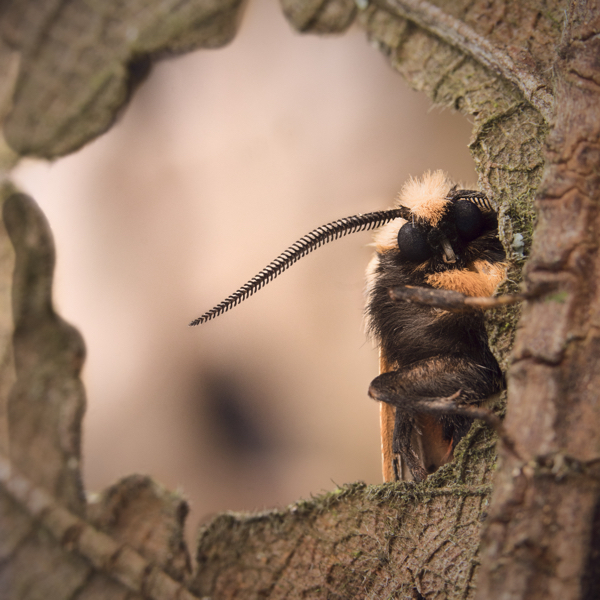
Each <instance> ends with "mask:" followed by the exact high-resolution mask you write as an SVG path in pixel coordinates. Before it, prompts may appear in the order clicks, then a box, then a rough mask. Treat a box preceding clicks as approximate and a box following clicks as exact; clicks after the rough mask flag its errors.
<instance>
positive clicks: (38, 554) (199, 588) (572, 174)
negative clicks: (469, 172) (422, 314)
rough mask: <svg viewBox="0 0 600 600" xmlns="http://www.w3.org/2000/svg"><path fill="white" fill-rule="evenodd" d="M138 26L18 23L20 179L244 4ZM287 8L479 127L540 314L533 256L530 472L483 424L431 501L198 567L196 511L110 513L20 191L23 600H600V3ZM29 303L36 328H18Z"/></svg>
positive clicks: (366, 496) (267, 519)
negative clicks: (86, 483) (25, 165)
mask: <svg viewBox="0 0 600 600" xmlns="http://www.w3.org/2000/svg"><path fill="white" fill-rule="evenodd" d="M126 4H127V6H125V5H124V4H123V5H122V3H119V2H116V1H115V2H114V3H112V2H109V3H105V4H103V5H101V4H98V5H97V6H96V5H92V4H90V3H89V2H85V1H83V0H73V1H70V2H66V1H63V0H54V1H53V2H46V3H41V4H40V3H37V2H34V1H33V0H31V1H22V0H13V2H7V3H5V4H3V5H2V7H1V8H0V32H1V34H2V49H3V50H4V54H3V55H2V57H1V58H2V60H0V68H1V69H2V70H3V71H4V72H6V73H9V72H10V68H8V67H6V65H8V64H9V63H10V60H5V57H6V56H7V54H6V53H7V52H8V50H9V49H11V52H12V53H16V54H18V55H19V56H20V64H19V69H18V73H17V74H16V83H15V86H14V92H13V93H12V95H6V94H4V93H2V94H0V102H4V104H3V106H0V115H2V116H4V117H5V118H4V135H5V137H6V139H7V141H8V143H9V145H10V146H11V148H12V150H11V151H9V150H8V149H4V150H3V155H2V157H0V158H2V160H1V161H0V164H1V165H2V166H3V168H4V169H7V168H8V167H9V166H10V164H11V163H12V162H13V161H14V159H15V157H18V156H26V155H35V156H43V157H47V158H51V157H56V156H60V155H63V154H66V153H69V152H71V151H73V150H75V149H77V148H79V147H81V146H82V145H83V144H85V143H87V142H88V141H90V140H91V139H93V138H94V137H96V136H98V135H100V134H101V133H102V132H103V131H104V130H106V129H107V128H108V127H110V125H111V124H112V122H113V121H114V119H115V117H116V115H117V113H118V110H120V109H121V108H122V106H123V105H124V104H125V103H126V102H127V100H128V98H129V97H130V94H131V93H133V91H134V89H135V85H136V83H137V82H138V81H139V80H140V78H141V77H143V76H144V75H145V74H146V73H147V70H148V67H149V65H150V64H151V62H152V60H154V59H156V58H158V57H160V56H162V55H165V54H167V53H175V52H183V51H186V50H189V49H192V48H196V47H213V46H216V45H220V44H223V43H226V42H227V41H228V40H230V39H231V37H232V36H233V34H234V33H235V27H236V24H237V23H238V21H239V15H240V2H237V1H233V0H232V1H231V2H227V3H222V2H221V3H220V2H217V1H212V0H196V1H188V2H172V3H169V2H167V3H165V2H158V1H156V2H154V3H152V2H150V3H149V2H140V3H139V4H138V3H136V2H132V3H126ZM167 5H168V6H167ZM282 7H283V10H284V13H285V14H286V16H287V18H288V19H289V20H290V22H291V23H292V25H293V26H294V27H296V28H297V29H298V30H299V31H303V32H316V33H331V32H338V33H339V32H343V31H344V30H345V29H346V28H347V27H348V26H349V25H350V24H351V23H353V22H356V23H358V24H359V26H360V27H362V28H363V29H364V30H365V32H366V34H367V35H368V36H369V38H370V39H371V41H372V42H373V43H374V44H375V45H376V46H378V47H379V49H380V50H381V51H382V52H383V53H384V54H385V55H386V56H387V57H388V58H389V61H390V64H391V65H392V67H393V68H394V69H395V70H396V71H398V72H399V73H400V74H401V75H403V76H404V77H405V78H406V79H407V81H408V82H409V83H410V84H411V85H412V86H413V87H414V88H415V89H418V90H421V91H424V92H425V93H427V94H428V96H429V97H430V98H431V99H432V100H433V101H434V102H435V103H436V104H438V105H442V106H449V107H452V108H454V109H457V110H459V111H461V112H462V113H463V114H465V115H466V116H467V117H469V118H470V119H471V120H472V121H473V136H472V140H471V144H470V147H471V150H472V153H473V156H474V159H475V161H476V163H477V168H478V171H479V175H480V185H481V188H482V190H483V191H485V192H486V194H487V195H488V196H489V197H490V198H491V199H492V200H493V201H494V202H495V203H496V204H497V205H498V207H499V216H500V236H501V239H502V241H503V243H504V245H505V247H506V250H507V253H508V256H509V259H510V261H511V269H510V274H509V280H508V283H507V284H505V285H504V288H503V290H502V291H503V292H516V291H518V289H519V286H518V284H519V282H520V281H521V280H522V267H523V264H524V262H525V258H526V257H527V256H530V258H529V260H528V261H527V266H526V269H525V278H524V282H525V288H526V289H525V292H526V295H527V297H529V298H530V300H528V301H527V302H526V303H525V306H524V309H523V315H522V317H521V316H520V313H521V309H520V308H519V307H518V306H505V307H503V308H501V309H498V310H497V311H495V312H494V315H493V316H491V317H490V320H489V333H490V339H491V342H492V346H493V349H494V351H495V352H496V354H497V356H498V358H499V359H500V361H501V364H502V365H503V367H504V368H507V369H508V379H509V386H508V405H507V409H506V420H505V428H506V430H507V433H508V436H509V437H510V439H511V440H512V441H513V442H514V443H515V448H516V454H515V453H514V451H513V452H510V451H509V450H508V449H507V448H506V447H504V446H503V445H502V443H500V444H499V446H500V461H499V463H498V465H496V450H495V446H496V443H495V435H494V434H493V433H492V432H491V430H489V429H488V428H487V427H486V426H484V425H483V424H481V423H476V424H475V425H474V426H473V428H472V430H471V432H470V433H469V435H468V436H467V437H466V438H465V439H464V440H463V442H462V443H461V444H460V445H459V447H458V448H457V450H456V458H455V461H454V462H453V463H452V464H448V465H445V466H444V467H442V468H441V469H440V470H439V471H438V472H437V473H435V474H434V475H433V476H431V477H430V478H429V479H428V480H427V481H426V482H424V483H422V484H414V483H398V484H387V485H381V486H365V485H364V484H355V485H351V486H347V487H344V488H341V489H338V490H336V491H334V492H332V493H330V494H326V495H324V496H321V497H318V498H315V499H313V500H311V501H308V502H299V503H297V504H295V505H293V506H291V507H289V508H288V509H285V510H282V511H271V512H267V513H264V514H259V515H235V514H228V515H221V516H218V517H217V518H216V519H215V520H213V521H212V522H211V523H209V524H208V525H206V526H205V527H204V529H203V530H202V531H201V535H200V540H199V544H198V547H197V549H196V551H195V557H194V558H195V560H194V561H190V560H189V557H188V554H187V550H186V548H185V545H184V543H183V536H182V523H183V519H184V518H185V513H186V508H185V503H184V502H183V501H182V500H181V499H180V498H178V497H177V496H176V495H174V494H170V493H168V492H166V491H165V490H162V489H160V488H159V487H158V486H156V484H153V483H152V482H150V481H148V480H146V479H144V478H137V477H133V478H128V479H126V480H124V481H123V482H121V483H119V484H117V485H116V486H114V487H113V488H111V489H110V490H107V491H106V493H105V494H104V496H103V498H102V499H101V501H100V502H99V503H98V504H96V505H90V504H89V503H87V502H86V501H85V499H84V496H83V494H82V493H81V492H82V490H81V488H80V484H79V481H80V479H79V464H78V460H79V443H78V436H79V431H80V430H79V428H80V420H81V415H82V411H83V405H84V394H83V390H82V387H81V383H80V381H79V369H80V367H81V361H82V359H83V345H82V344H81V340H80V338H79V336H78V334H77V333H76V332H75V331H74V330H73V329H72V328H71V327H70V326H68V325H67V324H66V323H64V322H63V321H62V320H61V319H60V317H58V316H57V315H56V314H55V313H54V311H53V309H52V304H51V281H52V266H53V249H52V241H51V237H50V235H49V231H48V230H47V227H46V225H45V221H44V219H43V216H42V215H41V214H40V213H39V209H37V207H36V206H35V203H33V202H32V201H31V200H28V199H27V198H24V197H23V196H22V195H20V194H15V190H14V188H12V187H11V186H10V185H5V186H4V187H3V188H2V199H3V202H4V204H5V212H4V223H5V226H6V228H7V229H8V233H9V234H10V236H11V242H12V245H11V244H10V243H9V241H8V237H7V234H6V231H4V229H2V230H0V240H1V241H2V244H0V249H1V250H2V252H0V270H1V272H0V277H2V283H3V285H2V286H0V291H2V294H3V295H0V300H1V301H2V303H3V304H2V306H3V308H4V309H5V310H4V312H3V314H2V320H1V321H0V325H1V331H0V333H2V336H1V338H0V342H1V343H2V344H3V345H2V351H3V357H4V358H3V363H2V375H3V380H2V385H1V386H0V395H1V400H2V404H1V405H0V408H1V410H0V451H1V453H2V456H0V459H1V460H0V511H1V514H2V515H3V516H2V520H1V521H0V527H1V530H2V535H0V591H1V592H2V594H3V597H6V598H14V599H15V600H23V599H24V598H38V597H44V598H49V599H50V600H53V599H56V600H59V599H60V600H62V599H64V598H74V599H75V598H76V599H78V600H83V599H86V598H111V599H112V598H158V599H161V600H162V599H165V600H166V599H167V598H190V599H191V598H200V597H207V596H208V597H211V598H214V599H226V598H234V597H235V598H273V599H274V598H382V597H398V598H428V599H429V598H440V599H441V598H444V599H446V598H472V597H475V596H477V597H478V598H481V599H482V600H483V598H486V599H488V598H512V599H517V598H528V599H535V598H544V599H546V598H560V599H561V600H564V599H569V600H570V599H573V600H575V599H586V600H587V599H591V598H596V597H598V596H600V589H599V588H600V568H599V567H598V565H599V564H600V562H599V558H600V499H599V486H600V483H599V477H600V423H599V421H600V408H599V404H598V393H597V391H596V390H598V389H600V385H599V384H600V381H599V378H600V372H599V371H600V370H599V367H598V361H597V358H596V357H597V355H598V349H599V343H598V341H599V340H598V325H599V323H598V314H599V313H598V309H599V308H600V298H599V296H598V291H597V287H598V286H597V282H598V281H599V277H600V272H599V270H600V258H599V257H598V242H597V240H598V234H599V233H600V232H599V231H598V228H599V227H600V216H599V215H598V208H597V207H598V204H599V200H600V164H599V163H600V116H599V110H598V107H599V106H600V98H599V92H600V62H599V60H598V57H599V56H600V41H599V40H600V37H599V33H600V10H599V6H598V4H597V2H596V3H594V2H593V1H592V0H589V1H587V2H584V1H581V2H580V1H578V0H573V1H572V2H571V3H568V2H566V1H561V0H547V1H546V2H545V3H544V4H543V6H540V4H539V2H534V1H533V0H531V1H527V0H526V1H525V2H523V1H522V0H505V1H501V0H497V1H496V0H491V1H490V2H486V3H483V2H477V1H475V2H471V1H466V0H465V1H461V0H439V1H438V2H437V3H436V4H435V5H434V4H431V3H428V2H425V1H416V0H370V1H367V0H365V1H364V2H356V3H355V2H354V1H353V0H282ZM108 17H111V18H108ZM131 27H133V29H131ZM89 31H93V32H94V36H95V37H94V36H90V35H88V34H89ZM131 31H135V32H137V36H134V37H133V38H132V37H131V35H130V34H131ZM65 47H68V48H70V51H69V52H68V53H66V54H65V53H64V48H65ZM10 64H12V63H10ZM5 67H6V68H5ZM544 140H545V142H544ZM544 143H545V145H544ZM7 157H8V158H7ZM540 181H541V185H540ZM538 186H539V189H538ZM536 190H538V191H537V195H536ZM534 197H535V198H536V200H535V205H534ZM536 219H537V226H536V227H535V235H534V224H535V222H536ZM13 249H14V250H13ZM13 267H14V278H13V279H12V281H11V274H12V270H13ZM11 287H12V298H13V309H12V316H13V318H14V326H12V325H11V324H10V323H9V321H8V319H7V318H6V317H7V315H9V314H10V312H11V309H10V308H9V307H8V303H7V293H8V292H7V291H8V290H10V289H11ZM5 292H6V293H5ZM517 323H518V324H519V325H518V335H517V337H516V341H514V350H513V340H514V337H515V330H516V328H517ZM511 350H512V354H511ZM5 376H6V377H5ZM7 382H8V383H7ZM9 385H12V392H11V393H10V395H9V393H8V388H9ZM48 400H50V401H48ZM8 456H10V461H9V460H8V459H7V457H8ZM496 469H497V470H496ZM492 485H493V486H494V491H493V494H492ZM482 531H483V538H481V534H482ZM480 540H482V542H481V546H480ZM480 563H481V567H479V564H480ZM32 565H35V569H34V568H33V567H32ZM32 581H33V583H31V582H32Z"/></svg>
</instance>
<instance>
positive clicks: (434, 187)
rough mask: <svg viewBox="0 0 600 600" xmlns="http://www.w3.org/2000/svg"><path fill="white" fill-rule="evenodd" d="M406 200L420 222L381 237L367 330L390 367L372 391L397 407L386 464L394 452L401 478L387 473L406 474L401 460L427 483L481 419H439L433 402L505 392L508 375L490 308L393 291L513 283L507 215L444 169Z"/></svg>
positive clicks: (385, 415) (415, 186)
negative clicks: (504, 229)
mask: <svg viewBox="0 0 600 600" xmlns="http://www.w3.org/2000/svg"><path fill="white" fill-rule="evenodd" d="M398 203H399V204H400V205H402V206H406V207H410V209H411V218H410V219H409V220H406V221H405V220H395V221H393V222H391V223H389V224H387V225H386V226H384V227H383V228H382V229H381V230H380V231H379V232H378V233H377V235H376V248H377V253H376V255H375V257H374V259H373V261H372V262H371V265H370V266H369V269H368V272H367V294H368V299H367V324H368V329H369V331H370V332H371V334H372V335H373V336H374V337H375V338H376V339H377V341H378V343H379V346H380V353H381V367H382V368H381V370H382V371H384V372H383V373H382V374H381V375H379V377H377V378H376V379H375V380H374V381H373V382H372V383H371V386H370V388H369V395H370V396H371V397H372V398H374V399H375V400H379V401H382V402H384V403H386V404H388V405H389V406H391V407H393V408H395V417H394V425H393V436H390V435H389V425H387V426H386V421H388V423H389V420H390V417H391V416H392V415H390V411H389V410H386V409H385V408H384V409H383V410H382V438H383V439H382V442H383V450H384V464H385V463H386V458H388V457H389V455H390V450H391V455H392V457H393V458H392V463H393V473H390V472H389V467H388V472H387V473H384V476H385V477H386V479H401V478H406V476H407V473H406V472H405V469H404V470H403V466H402V464H401V463H400V461H398V456H400V457H401V458H402V463H404V466H405V467H408V470H409V471H410V474H411V475H412V478H413V479H415V480H417V481H421V480H423V479H425V477H426V476H427V474H429V473H432V472H433V471H435V470H436V469H437V468H438V467H439V466H441V465H442V464H444V463H446V462H448V461H449V460H451V459H452V454H453V450H454V447H455V446H456V444H457V442H458V441H459V440H460V439H461V438H462V437H463V436H464V435H465V434H466V432H467V431H468V429H469V427H470V425H471V422H472V419H471V418H469V417H467V416H461V415H456V414H447V415H441V416H440V415H432V414H430V413H429V412H428V410H427V402H428V401H432V400H435V399H439V398H444V397H449V396H452V395H454V394H456V393H457V392H460V393H459V395H458V400H459V401H460V402H461V403H479V402H481V401H482V400H484V399H486V398H487V397H489V396H491V395H493V394H494V393H496V392H498V391H500V390H501V389H502V388H503V387H504V377H503V374H502V372H501V370H500V367H499V366H498V362H497V361H496V359H495V358H494V356H493V354H492V353H491V351H490V349H489V346H488V339H487V333H486V330H485V325H484V318H483V312H482V311H479V310H473V311H469V312H462V313H454V312H448V311H445V310H440V309H439V308H433V307H430V306H423V305H420V304H415V303H410V304H409V303H402V302H400V303H399V302H395V301H394V300H393V299H392V298H391V297H390V294H389V290H390V288H394V287H398V286H419V287H429V288H439V289H447V290H454V291H458V292H461V293H463V294H466V295H468V296H491V295H492V294H493V293H494V291H495V289H496V287H497V286H498V284H499V283H500V282H501V281H502V280H503V279H504V278H505V275H506V264H505V262H504V260H505V254H504V250H503V248H502V245H501V244H500V241H499V240H498V235H497V234H498V232H497V217H496V214H495V212H494V211H493V210H492V209H491V206H490V205H489V203H488V202H487V201H486V199H485V197H484V196H483V194H480V193H479V192H474V191H469V190H457V189H456V188H455V187H453V186H452V184H451V183H450V182H449V181H448V180H447V179H446V177H445V176H444V174H443V173H442V172H441V171H437V172H435V173H433V174H431V175H429V174H428V175H426V176H425V177H424V178H423V180H422V181H415V180H412V181H410V182H409V183H408V184H407V185H406V186H405V187H404V189H403V191H402V193H401V195H400V197H399V200H398ZM390 437H392V440H391V449H390V439H389V438H390ZM386 455H387V456H386ZM387 462H388V464H389V458H388V461H387ZM384 470H385V469H384Z"/></svg>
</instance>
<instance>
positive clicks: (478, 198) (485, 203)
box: [448, 186, 494, 211]
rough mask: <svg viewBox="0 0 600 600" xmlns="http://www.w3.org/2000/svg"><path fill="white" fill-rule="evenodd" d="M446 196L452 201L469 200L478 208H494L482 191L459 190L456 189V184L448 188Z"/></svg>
mask: <svg viewBox="0 0 600 600" xmlns="http://www.w3.org/2000/svg"><path fill="white" fill-rule="evenodd" d="M448 198H449V199H450V200H452V201H454V200H461V199H463V198H464V199H465V200H470V201H471V202H473V203H474V204H477V206H479V208H483V209H484V210H491V211H493V210H494V207H493V206H492V203H491V202H490V201H489V199H488V197H487V196H486V195H485V194H484V193H483V192H476V191H474V190H459V189H456V186H455V187H454V188H452V189H451V190H450V193H449V194H448Z"/></svg>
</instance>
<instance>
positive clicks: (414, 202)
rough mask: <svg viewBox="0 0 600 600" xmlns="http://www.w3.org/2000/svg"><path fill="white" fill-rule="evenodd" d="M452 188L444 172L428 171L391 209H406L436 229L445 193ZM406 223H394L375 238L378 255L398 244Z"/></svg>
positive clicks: (407, 186) (412, 182) (408, 186)
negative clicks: (403, 207)
mask: <svg viewBox="0 0 600 600" xmlns="http://www.w3.org/2000/svg"><path fill="white" fill-rule="evenodd" d="M452 187H453V184H452V182H451V181H450V180H449V179H448V176H447V175H446V173H444V171H434V172H433V173H432V172H431V171H427V172H426V173H425V174H424V175H423V177H422V178H421V179H419V178H416V179H415V178H413V177H411V178H410V179H409V180H408V181H407V182H406V183H405V184H404V187H403V188H402V191H401V192H400V194H398V198H397V199H396V202H395V203H394V208H398V207H399V206H406V207H407V208H410V209H411V210H412V212H413V213H414V215H415V216H416V217H420V218H423V219H426V220H428V221H429V222H430V223H431V225H432V226H433V227H435V226H436V225H437V224H438V223H439V221H440V219H441V218H442V217H443V216H444V213H445V212H446V205H447V203H448V198H447V196H448V193H449V192H450V190H451V189H452ZM404 223H406V221H405V220H404V219H395V220H393V221H391V222H390V223H388V224H387V225H384V226H383V227H381V228H380V229H379V230H378V231H377V233H376V234H375V247H376V249H377V252H384V251H385V250H391V249H392V248H395V247H396V246H397V244H398V242H397V238H398V230H399V229H400V227H402V225H404Z"/></svg>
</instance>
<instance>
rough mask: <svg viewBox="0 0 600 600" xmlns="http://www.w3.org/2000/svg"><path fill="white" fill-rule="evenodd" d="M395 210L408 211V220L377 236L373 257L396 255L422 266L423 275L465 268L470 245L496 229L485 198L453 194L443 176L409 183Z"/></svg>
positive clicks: (459, 192) (433, 175)
mask: <svg viewBox="0 0 600 600" xmlns="http://www.w3.org/2000/svg"><path fill="white" fill-rule="evenodd" d="M400 206H402V207H405V208H406V209H408V210H410V217H409V218H408V219H406V220H404V221H401V220H397V221H395V222H394V223H390V224H388V225H386V226H385V227H383V228H382V229H381V230H380V233H379V234H378V236H377V238H376V246H377V247H378V248H377V249H378V251H379V252H382V251H386V250H394V251H397V252H398V253H399V258H400V260H402V261H403V262H406V263H408V264H413V265H415V266H418V265H423V264H424V263H427V268H428V269H429V268H432V269H434V270H436V271H437V270H445V269H451V268H462V267H464V266H465V264H466V262H468V257H467V256H466V255H465V251H466V249H467V248H468V246H469V244H470V243H471V242H472V241H473V240H476V239H477V238H479V237H480V236H481V235H482V234H484V233H486V232H487V231H491V230H495V227H496V217H495V213H494V211H493V209H492V207H491V205H490V204H489V202H488V201H487V199H486V198H485V196H484V195H483V194H481V193H479V192H476V191H470V190H459V189H457V187H456V186H455V185H453V184H452V183H451V182H450V181H449V180H448V179H447V177H446V175H445V174H444V173H443V172H442V171H435V172H434V173H426V174H425V175H424V177H423V178H422V179H411V180H410V181H409V182H408V183H407V184H406V185H405V186H404V187H403V189H402V192H401V193H400V195H399V197H398V200H397V207H400Z"/></svg>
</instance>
